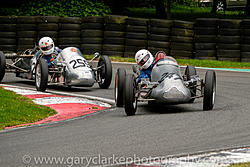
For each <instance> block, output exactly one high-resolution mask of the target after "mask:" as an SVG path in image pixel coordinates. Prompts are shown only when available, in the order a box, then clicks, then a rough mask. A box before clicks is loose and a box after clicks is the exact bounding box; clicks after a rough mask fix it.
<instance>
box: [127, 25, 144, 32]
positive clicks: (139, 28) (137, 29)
mask: <svg viewBox="0 0 250 167" xmlns="http://www.w3.org/2000/svg"><path fill="white" fill-rule="evenodd" d="M126 29H127V32H144V33H146V32H147V31H148V27H147V26H132V25H127V27H126Z"/></svg>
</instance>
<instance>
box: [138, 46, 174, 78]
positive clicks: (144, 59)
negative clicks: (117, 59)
mask: <svg viewBox="0 0 250 167" xmlns="http://www.w3.org/2000/svg"><path fill="white" fill-rule="evenodd" d="M163 60H168V61H169V62H172V63H173V64H176V65H177V62H176V60H175V59H174V58H173V57H171V56H167V55H166V53H165V52H163V51H159V52H157V53H156V55H155V58H154V57H153V55H152V54H151V53H150V51H148V50H146V49H141V50H139V51H137V52H136V54H135V61H136V63H137V64H138V65H139V66H141V67H142V69H141V70H140V75H139V78H138V80H137V82H138V83H139V82H141V80H142V79H144V78H145V79H147V78H149V80H150V79H151V72H152V69H153V66H154V65H155V64H156V63H158V62H160V61H163Z"/></svg>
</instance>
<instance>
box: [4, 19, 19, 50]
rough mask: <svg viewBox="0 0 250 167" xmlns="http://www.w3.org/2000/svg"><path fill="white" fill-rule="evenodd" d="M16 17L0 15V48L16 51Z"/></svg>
mask: <svg viewBox="0 0 250 167" xmlns="http://www.w3.org/2000/svg"><path fill="white" fill-rule="evenodd" d="M16 22H17V18H16V17H12V16H9V17H5V16H0V50H1V51H16V47H17V43H16V42H17V41H16Z"/></svg>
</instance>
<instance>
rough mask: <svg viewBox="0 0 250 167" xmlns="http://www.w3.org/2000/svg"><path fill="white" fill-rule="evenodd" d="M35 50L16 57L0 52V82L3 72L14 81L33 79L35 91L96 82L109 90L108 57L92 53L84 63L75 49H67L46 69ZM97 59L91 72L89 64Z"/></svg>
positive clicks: (84, 85)
mask: <svg viewBox="0 0 250 167" xmlns="http://www.w3.org/2000/svg"><path fill="white" fill-rule="evenodd" d="M35 50H36V49H33V50H26V51H25V52H23V53H22V54H20V55H16V54H6V55H4V54H3V53H2V52H0V65H1V66H0V81H1V80H2V79H3V77H4V74H5V72H14V73H16V76H17V77H22V78H26V79H34V80H35V85H36V89H37V90H38V91H45V90H46V88H47V85H62V86H83V87H91V86H93V85H94V83H96V82H97V83H98V84H99V87H100V88H109V86H110V83H111V79H112V64H111V61H110V59H109V57H108V56H100V54H99V53H95V54H94V57H93V58H92V59H91V60H90V61H89V62H87V61H86V59H85V58H84V57H83V55H82V54H81V52H80V50H79V49H78V48H75V47H67V48H65V49H63V50H62V52H61V53H59V54H58V56H57V57H56V58H55V60H54V61H53V66H52V67H50V68H49V67H48V64H47V63H46V60H45V59H43V58H42V54H41V51H40V50H39V51H37V52H35ZM34 52H35V54H34ZM98 57H100V59H99V61H98V63H97V67H96V68H93V67H92V66H91V65H90V64H89V63H90V62H92V61H93V60H94V59H95V58H98ZM6 59H12V61H13V63H7V62H6Z"/></svg>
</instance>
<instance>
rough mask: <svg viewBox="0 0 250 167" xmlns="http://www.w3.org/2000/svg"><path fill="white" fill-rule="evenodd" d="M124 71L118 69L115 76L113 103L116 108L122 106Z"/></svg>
mask: <svg viewBox="0 0 250 167" xmlns="http://www.w3.org/2000/svg"><path fill="white" fill-rule="evenodd" d="M125 77H126V71H125V69H123V68H118V70H117V72H116V76H115V103H116V106H117V107H122V106H123V100H124V96H123V88H124V83H125Z"/></svg>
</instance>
